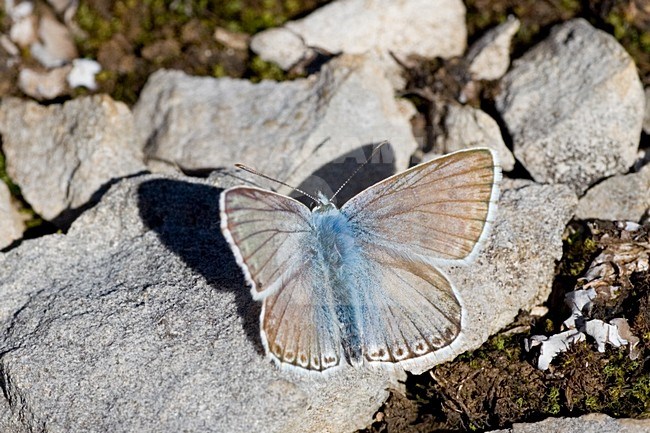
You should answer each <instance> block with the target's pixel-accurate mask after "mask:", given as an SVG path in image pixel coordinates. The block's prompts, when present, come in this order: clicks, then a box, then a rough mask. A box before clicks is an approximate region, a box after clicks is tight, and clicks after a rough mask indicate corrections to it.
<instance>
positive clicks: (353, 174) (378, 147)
mask: <svg viewBox="0 0 650 433" xmlns="http://www.w3.org/2000/svg"><path fill="white" fill-rule="evenodd" d="M386 143H388V140H384V141H382V142H381V143H379V144H378V145H377V147H375V148H374V149H373V150H372V153H371V154H370V156H369V157H368V158H366V161H365V162H364V163H363V164H361V165H360V166H359V167H357V169H356V170H354V173H352V174H351V175H350V177H348V179H347V180H346V181H345V182H343V184H342V185H341V186H340V187H339V189H337V190H336V192H335V193H334V195H333V196H332V197H330V201H331V200H334V197H336V195H337V194H338V193H339V192H341V190H342V189H343V188H344V187H345V185H347V184H348V183H349V182H350V181H351V180H352V178H353V177H354V176H355V175H356V174H357V173H359V170H361V169H362V168H363V167H365V166H366V164H368V163H369V162H370V160H371V159H372V157H373V156H375V155H376V154H377V152H379V150H380V149H381V148H382V147H383V146H384V144H386Z"/></svg>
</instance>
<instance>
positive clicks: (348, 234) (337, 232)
mask: <svg viewBox="0 0 650 433" xmlns="http://www.w3.org/2000/svg"><path fill="white" fill-rule="evenodd" d="M312 218H313V224H314V228H315V232H316V236H317V239H318V240H317V243H318V250H319V251H320V252H321V253H320V254H321V257H320V262H321V263H322V266H323V274H324V275H326V278H327V280H328V281H327V284H324V287H327V288H329V290H331V297H332V300H333V304H334V306H335V312H336V317H337V319H338V322H339V327H340V329H341V335H342V345H343V348H344V350H345V354H346V356H347V358H348V360H349V361H350V362H351V363H352V364H353V365H359V364H360V363H361V359H362V351H361V336H360V332H359V320H358V317H359V301H360V299H359V296H358V287H357V284H356V279H357V274H356V273H354V270H356V269H358V264H359V262H360V260H361V254H360V250H359V247H358V245H357V244H356V242H355V237H354V234H353V232H352V227H351V225H350V222H349V221H348V219H347V217H346V216H345V215H343V214H342V213H341V212H340V211H339V210H338V209H336V208H334V207H331V208H329V209H327V210H323V211H316V212H314V213H313V214H312Z"/></svg>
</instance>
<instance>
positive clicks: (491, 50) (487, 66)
mask: <svg viewBox="0 0 650 433" xmlns="http://www.w3.org/2000/svg"><path fill="white" fill-rule="evenodd" d="M519 26H520V22H519V20H518V19H517V18H515V17H514V16H509V17H508V20H507V21H506V22H504V23H503V24H500V25H498V26H496V27H495V28H493V29H491V30H489V31H488V32H487V33H485V35H483V36H482V37H481V38H480V39H479V40H477V41H476V42H474V43H473V44H472V46H471V47H470V48H469V50H468V52H467V55H466V56H465V58H466V59H467V61H468V62H469V72H470V74H472V78H473V79H475V80H498V79H499V78H501V77H503V74H505V73H506V71H507V70H508V67H509V66H510V45H511V43H512V38H513V37H514V36H515V33H517V31H519Z"/></svg>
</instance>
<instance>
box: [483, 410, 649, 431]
mask: <svg viewBox="0 0 650 433" xmlns="http://www.w3.org/2000/svg"><path fill="white" fill-rule="evenodd" d="M649 430H650V420H648V419H617V418H611V417H609V416H607V415H604V414H600V413H590V414H587V415H583V416H581V417H578V418H547V419H545V420H544V421H539V422H534V423H530V424H523V423H516V424H513V425H512V427H511V428H508V429H503V430H494V431H493V433H556V432H562V433H646V432H647V431H649Z"/></svg>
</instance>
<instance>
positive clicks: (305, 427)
mask: <svg viewBox="0 0 650 433" xmlns="http://www.w3.org/2000/svg"><path fill="white" fill-rule="evenodd" d="M220 191H221V190H220V189H218V188H215V187H213V186H210V185H208V184H207V183H205V182H201V181H197V180H192V179H190V178H185V177H175V178H174V177H163V176H160V175H148V176H141V177H137V178H131V179H126V180H123V181H121V182H120V183H118V184H117V185H115V186H114V187H113V188H111V190H110V191H109V192H108V193H107V194H105V196H104V197H103V199H102V201H101V202H100V203H99V204H98V205H97V206H96V207H94V208H93V209H90V210H89V211H87V212H85V213H84V214H83V215H82V216H80V217H79V218H78V219H77V220H76V221H75V222H74V223H73V225H72V226H71V228H70V230H69V232H68V234H66V235H58V234H56V235H50V236H46V237H43V238H40V239H36V240H30V241H26V242H24V243H23V244H21V245H20V246H19V247H17V248H16V249H14V250H12V251H10V252H8V253H6V254H3V255H0V330H1V332H2V335H3V337H2V338H1V339H0V354H1V355H0V371H1V372H2V375H3V381H2V383H3V388H4V391H5V392H4V394H0V427H2V426H3V425H5V424H2V423H6V425H11V424H8V423H9V422H15V421H16V420H19V422H20V426H21V428H23V429H25V430H28V431H47V432H49V433H55V432H66V433H75V432H100V431H101V432H106V431H110V432H133V431H137V432H175V431H184V432H226V431H227V432H251V431H269V432H282V431H286V432H292V431H304V432H322V431H352V430H355V429H358V428H363V427H365V426H366V425H367V424H369V423H370V420H371V418H372V415H373V413H374V412H375V411H376V410H377V409H378V407H379V406H380V405H381V404H382V402H383V401H384V400H385V399H386V398H387V396H388V391H387V387H388V386H389V383H390V382H389V379H388V378H387V376H386V375H384V374H379V373H376V372H370V371H366V370H354V369H347V370H345V371H342V372H341V373H340V374H338V375H336V376H332V377H329V378H313V377H296V376H294V375H291V374H288V373H285V372H282V371H280V370H279V369H277V368H276V367H275V366H274V365H272V364H271V362H270V361H267V360H265V358H264V355H263V349H262V346H261V341H260V337H259V323H258V317H259V314H260V304H258V303H256V302H254V301H253V300H252V299H251V296H250V293H249V291H248V289H246V288H245V287H244V281H243V278H242V276H241V273H240V270H239V269H238V267H237V265H236V263H235V260H234V258H233V257H232V255H231V253H230V250H229V248H228V247H227V245H226V242H225V240H224V239H223V237H222V235H221V232H220V230H219V220H218V218H219V210H218V206H219V205H218V203H219V194H220ZM5 399H7V401H5ZM7 405H8V406H9V412H10V413H7V409H6V406H7ZM3 431H11V432H19V431H21V430H18V429H15V430H3Z"/></svg>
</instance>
